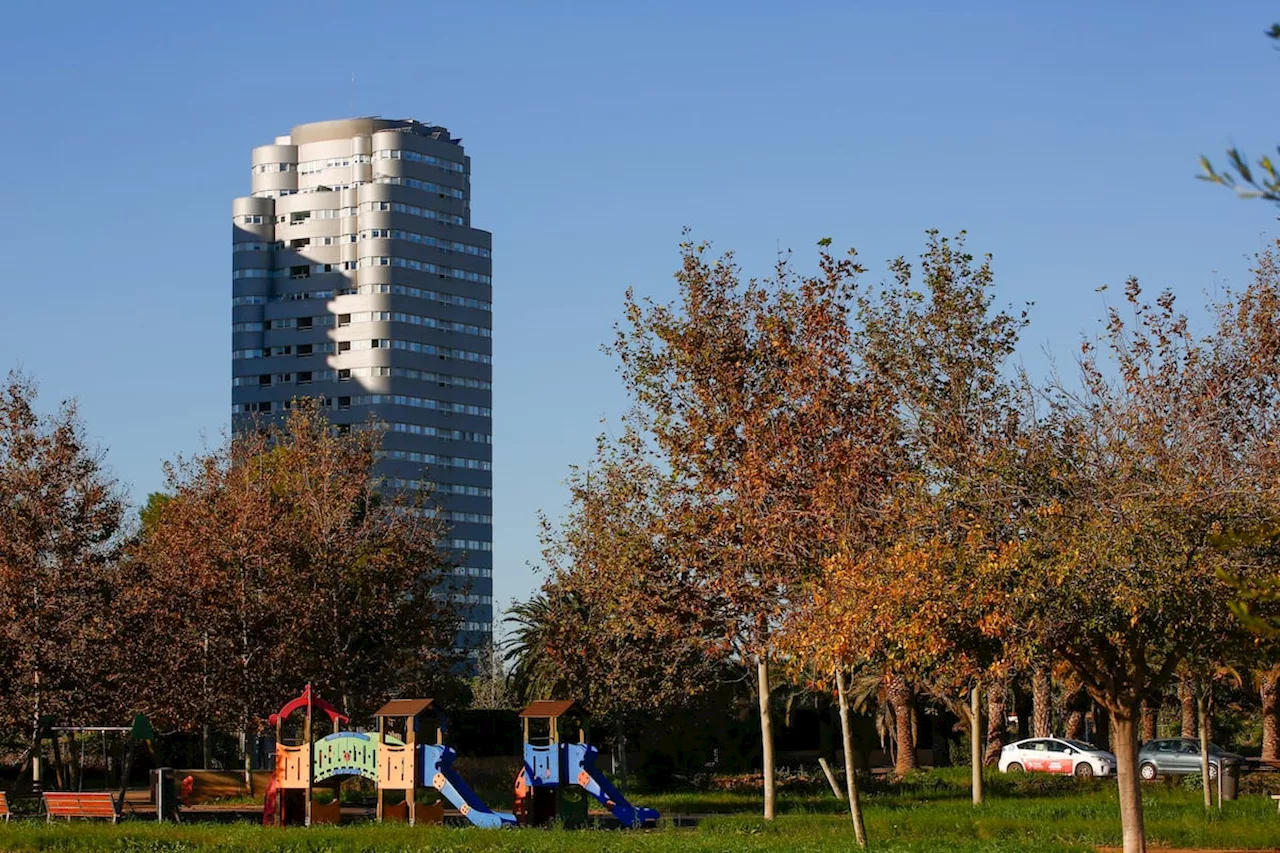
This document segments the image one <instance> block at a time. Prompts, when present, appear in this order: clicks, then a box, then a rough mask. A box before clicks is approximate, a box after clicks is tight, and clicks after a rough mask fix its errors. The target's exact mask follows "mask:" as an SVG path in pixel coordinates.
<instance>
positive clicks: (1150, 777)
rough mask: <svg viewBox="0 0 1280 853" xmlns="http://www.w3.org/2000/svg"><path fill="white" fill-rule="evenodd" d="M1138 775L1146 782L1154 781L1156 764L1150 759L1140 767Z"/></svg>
mask: <svg viewBox="0 0 1280 853" xmlns="http://www.w3.org/2000/svg"><path fill="white" fill-rule="evenodd" d="M1138 775H1139V776H1141V777H1142V781H1144V782H1154V781H1155V780H1156V775H1157V774H1156V766H1155V765H1154V764H1152V763H1151V762H1150V761H1148V762H1146V763H1145V764H1143V765H1142V766H1141V767H1140V768H1138Z"/></svg>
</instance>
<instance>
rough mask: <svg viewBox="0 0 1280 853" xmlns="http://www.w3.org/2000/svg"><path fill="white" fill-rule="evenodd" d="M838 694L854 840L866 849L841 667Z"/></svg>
mask: <svg viewBox="0 0 1280 853" xmlns="http://www.w3.org/2000/svg"><path fill="white" fill-rule="evenodd" d="M836 694H837V696H838V698H839V702H840V738H841V740H842V742H843V744H844V786H845V793H846V794H847V796H848V798H849V818H850V819H851V820H852V821H853V837H854V840H855V841H857V843H858V846H859V847H861V848H863V849H865V848H866V846H867V828H866V826H865V824H864V823H863V820H862V802H861V801H860V800H859V799H858V775H857V773H855V772H854V769H853V725H852V723H850V721H849V693H848V690H847V689H846V688H845V675H844V669H843V668H841V667H836Z"/></svg>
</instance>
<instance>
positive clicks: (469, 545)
mask: <svg viewBox="0 0 1280 853" xmlns="http://www.w3.org/2000/svg"><path fill="white" fill-rule="evenodd" d="M440 545H441V546H442V547H444V548H452V549H454V550H455V551H492V550H493V543H492V542H485V541H484V540H483V539H446V540H445V541H443V542H441V543H440Z"/></svg>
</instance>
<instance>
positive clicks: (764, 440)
mask: <svg viewBox="0 0 1280 853" xmlns="http://www.w3.org/2000/svg"><path fill="white" fill-rule="evenodd" d="M708 251H709V247H708V246H707V245H706V244H693V243H685V244H684V245H683V246H682V265H681V269H680V270H679V272H677V273H676V281H677V284H678V286H679V295H678V298H677V300H676V301H675V302H674V303H671V304H656V303H654V302H652V301H648V300H637V299H635V298H634V297H633V296H632V295H631V294H628V298H627V304H626V320H625V322H624V324H623V325H622V326H620V328H619V329H618V334H617V336H616V338H615V341H614V344H613V346H612V351H613V353H614V354H615V355H616V356H617V358H618V360H619V363H620V372H621V375H622V377H623V380H624V384H625V385H626V387H627V389H628V391H629V392H630V393H631V395H632V398H633V400H634V402H635V404H636V411H637V415H636V418H637V420H636V423H637V424H638V428H639V429H640V430H641V431H642V433H643V435H644V438H645V439H646V441H650V442H651V443H652V446H653V448H654V449H655V453H656V454H657V459H658V461H659V464H660V465H661V466H663V468H664V470H666V471H668V472H669V473H670V475H671V477H672V481H673V483H674V487H675V489H676V490H677V491H678V492H679V494H680V504H681V506H682V507H683V510H682V512H683V516H684V519H685V521H684V523H682V525H681V530H682V533H681V536H680V540H679V541H681V542H682V543H683V548H684V553H683V554H681V555H680V556H679V558H678V559H679V562H682V563H683V564H684V565H686V566H688V567H689V568H690V570H691V571H692V573H693V574H692V577H693V578H694V580H695V582H696V584H697V585H698V587H699V588H700V589H701V590H703V593H702V595H701V600H702V601H703V602H705V603H706V606H707V608H708V613H709V614H710V615H711V620H712V621H713V622H715V623H716V624H718V625H719V626H720V627H721V640H722V644H723V646H724V648H725V649H726V650H727V651H728V652H729V654H730V655H731V656H732V657H734V658H735V659H736V660H740V661H743V662H744V663H745V662H749V663H750V664H754V666H755V669H756V686H757V695H758V699H759V705H760V725H761V743H762V747H763V754H764V762H763V763H764V780H765V791H764V794H765V807H764V811H765V817H766V818H772V817H773V814H774V801H775V796H774V772H773V736H772V721H771V715H770V710H769V697H770V694H771V687H770V665H771V663H772V662H774V661H775V660H776V657H777V654H778V651H779V649H778V644H777V631H778V627H779V625H780V623H781V621H782V618H783V616H784V614H785V612H786V610H787V609H788V602H789V601H790V600H791V597H792V596H793V595H794V594H796V593H797V592H798V590H799V585H800V583H801V581H802V580H803V578H804V576H805V575H806V574H808V573H810V572H812V571H814V569H815V567H816V560H815V550H814V549H815V546H817V547H819V548H821V547H822V546H823V545H825V544H826V543H825V542H822V541H820V540H819V539H817V538H815V537H812V536H810V535H808V534H809V533H810V532H811V528H812V527H813V525H814V524H816V523H817V522H816V516H815V515H814V514H813V513H810V512H808V511H807V509H806V504H807V502H808V501H809V500H810V499H811V496H812V493H813V480H814V477H816V476H820V468H819V467H817V466H815V465H814V461H815V460H816V459H817V457H818V455H819V453H820V451H818V450H817V449H816V448H817V447H818V445H817V444H816V443H814V442H811V441H810V438H811V437H812V436H815V435H821V432H822V431H821V430H815V429H814V428H813V423H812V421H811V419H810V413H809V407H810V405H811V403H812V399H811V397H810V394H809V389H807V388H806V387H804V382H805V380H806V379H815V378H818V377H819V375H820V374H821V372H822V370H824V369H825V367H826V365H825V364H824V363H823V362H821V360H820V359H818V360H815V359H814V356H815V355H818V356H824V355H829V354H830V353H831V352H833V351H834V350H833V349H831V348H827V349H823V347H824V346H826V343H827V340H828V339H830V338H832V336H836V337H837V338H838V336H839V335H840V334H845V333H844V332H842V331H840V330H838V329H837V328H836V326H835V325H830V321H831V320H832V318H836V319H843V318H844V317H845V316H846V315H845V314H844V313H842V312H843V310H844V309H843V306H841V305H839V303H840V300H841V299H842V298H843V297H844V296H845V295H846V293H845V291H846V288H847V287H848V283H849V282H850V281H851V280H852V278H853V277H854V276H855V275H856V273H857V272H858V271H859V268H858V267H857V265H856V263H855V262H854V261H853V260H852V259H846V260H838V261H837V260H832V259H829V258H824V260H823V269H822V272H821V273H820V274H819V275H817V276H814V277H802V276H799V275H797V274H796V273H795V272H794V271H793V270H792V268H791V266H790V264H789V262H788V259H786V258H783V259H781V260H780V261H779V264H778V265H777V267H776V269H775V271H774V274H773V276H772V277H770V278H769V279H767V280H759V279H750V280H746V281H744V280H743V279H742V277H741V274H740V271H739V269H738V267H737V266H736V264H735V263H734V262H733V258H732V256H731V255H726V256H724V257H721V258H719V259H717V260H710V259H709V256H708ZM832 306H836V308H835V310H834V311H832V310H830V309H831V307H832ZM815 348H817V349H815ZM842 357H846V358H847V356H842ZM847 381H848V380H847V377H845V376H841V375H839V374H838V373H836V374H833V375H831V376H829V377H826V376H824V377H822V382H828V383H839V384H843V383H846V382H847Z"/></svg>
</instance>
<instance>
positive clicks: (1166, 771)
mask: <svg viewBox="0 0 1280 853" xmlns="http://www.w3.org/2000/svg"><path fill="white" fill-rule="evenodd" d="M1243 764H1244V756H1242V755H1236V754H1235V753H1234V752H1226V751H1224V750H1223V749H1222V748H1221V747H1219V746H1218V745H1216V744H1212V743H1211V744H1209V778H1210V779H1217V778H1218V770H1219V769H1220V768H1222V767H1224V766H1225V767H1227V768H1230V767H1231V766H1232V765H1235V766H1237V767H1239V766H1241V765H1243ZM1200 769H1201V764H1200V741H1198V740H1196V739H1195V738H1189V737H1188V738H1184V737H1175V738H1164V739H1162V740H1152V741H1147V743H1145V744H1143V746H1142V749H1140V750H1138V772H1139V774H1140V775H1141V776H1142V778H1143V780H1144V781H1147V782H1150V781H1151V780H1153V779H1155V778H1156V777H1157V776H1186V775H1187V774H1190V773H1199V772H1200Z"/></svg>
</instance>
